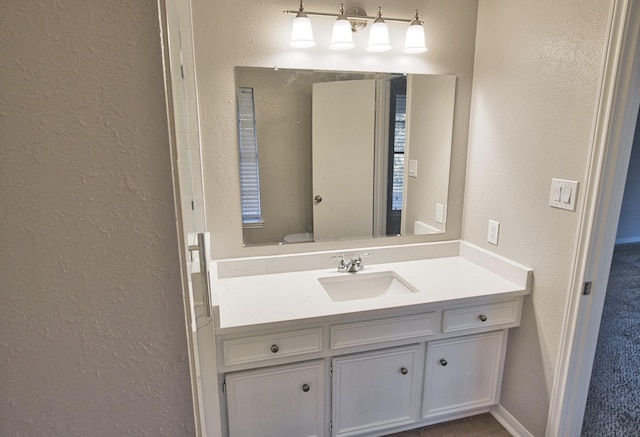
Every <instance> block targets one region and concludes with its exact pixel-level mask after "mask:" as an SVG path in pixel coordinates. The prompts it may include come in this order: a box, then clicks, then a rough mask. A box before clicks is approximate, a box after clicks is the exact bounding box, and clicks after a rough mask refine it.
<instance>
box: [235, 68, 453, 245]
mask: <svg viewBox="0 0 640 437" xmlns="http://www.w3.org/2000/svg"><path fill="white" fill-rule="evenodd" d="M235 80H236V90H237V96H238V98H237V102H238V105H237V111H238V112H237V120H238V139H239V154H240V187H241V202H242V221H243V240H244V244H245V245H267V244H289V243H298V242H313V241H334V240H344V239H353V238H369V237H384V236H397V235H415V234H429V233H441V232H444V230H445V223H446V205H447V195H448V187H449V166H450V159H451V137H452V129H453V112H454V99H455V81H456V78H455V76H449V75H413V74H410V75H403V74H391V73H375V72H335V71H318V70H287V69H268V68H256V67H236V69H235Z"/></svg>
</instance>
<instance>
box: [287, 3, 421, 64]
mask: <svg viewBox="0 0 640 437" xmlns="http://www.w3.org/2000/svg"><path fill="white" fill-rule="evenodd" d="M284 13H285V14H289V15H295V16H296V17H295V19H294V20H293V28H292V30H291V42H289V45H290V46H291V47H295V48H308V47H313V46H315V45H316V43H315V41H314V40H313V32H312V29H311V20H310V19H309V16H318V17H336V21H335V23H334V24H333V31H332V33H331V43H330V44H329V48H331V49H332V50H348V49H351V48H353V47H355V44H354V43H353V35H352V33H353V32H357V31H359V30H360V29H362V28H364V27H366V26H367V24H368V22H369V21H372V22H373V24H372V26H371V30H370V33H369V44H368V45H367V47H366V50H367V51H369V52H385V51H388V50H391V44H390V42H389V29H388V27H387V22H399V23H409V28H408V29H407V34H406V38H405V44H404V49H403V50H402V51H403V52H404V53H423V52H426V51H427V47H426V45H425V38H424V27H423V26H422V24H423V22H422V21H420V18H419V17H418V11H417V10H416V13H415V15H414V17H413V18H411V19H404V18H389V17H384V18H383V17H382V10H381V8H380V7H378V13H377V14H376V16H375V17H370V16H367V14H366V12H365V11H364V10H363V9H362V8H359V7H354V8H350V9H347V10H346V12H345V8H344V5H343V4H341V5H340V12H339V13H338V14H335V13H328V12H311V11H305V9H304V5H303V4H302V0H301V1H300V7H299V8H298V10H288V11H284Z"/></svg>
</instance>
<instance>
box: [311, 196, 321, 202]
mask: <svg viewBox="0 0 640 437" xmlns="http://www.w3.org/2000/svg"><path fill="white" fill-rule="evenodd" d="M313 200H314V202H316V203H320V202H322V196H320V195H317V196H316V197H314V198H313Z"/></svg>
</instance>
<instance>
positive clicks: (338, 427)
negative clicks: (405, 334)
mask: <svg viewBox="0 0 640 437" xmlns="http://www.w3.org/2000/svg"><path fill="white" fill-rule="evenodd" d="M421 351H424V349H422V347H421V346H420V345H413V346H408V347H402V348H394V349H385V350H381V351H376V352H367V353H361V354H356V355H350V356H345V357H339V358H334V359H333V435H334V436H352V435H362V434H365V433H368V432H373V431H379V430H384V429H388V428H391V427H395V426H399V425H405V424H409V423H413V422H415V421H416V418H417V415H418V411H419V402H420V386H421V380H422V374H423V373H422V367H423V361H422V356H423V352H421Z"/></svg>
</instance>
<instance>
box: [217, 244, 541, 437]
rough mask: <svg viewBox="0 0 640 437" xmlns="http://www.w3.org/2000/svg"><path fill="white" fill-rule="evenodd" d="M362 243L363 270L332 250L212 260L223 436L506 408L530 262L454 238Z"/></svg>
mask: <svg viewBox="0 0 640 437" xmlns="http://www.w3.org/2000/svg"><path fill="white" fill-rule="evenodd" d="M356 252H358V251H354V252H353V256H357V254H356ZM367 252H369V253H370V254H371V256H369V257H367V258H365V259H364V262H365V269H364V270H363V271H361V272H358V273H339V272H337V269H336V267H335V266H334V265H333V264H335V262H334V261H331V255H335V253H313V254H309V255H297V256H281V257H270V258H268V257H265V258H252V259H244V260H240V259H239V260H229V261H219V262H217V263H216V265H215V269H214V270H216V271H217V279H215V280H214V287H213V288H214V290H216V294H215V295H214V310H215V312H216V317H214V320H215V321H216V327H215V342H216V355H217V369H218V376H219V378H218V380H219V383H220V388H221V390H220V400H221V402H220V404H221V405H222V410H223V411H222V414H221V415H222V417H223V422H226V423H224V424H223V428H224V429H225V430H226V432H227V433H228V436H229V437H255V436H274V437H287V436H289V437H296V436H364V435H366V436H380V435H387V434H391V433H394V432H398V431H402V430H406V429H410V428H416V427H420V426H424V425H427V424H431V423H436V422H442V421H446V420H451V419H455V418H459V417H464V416H468V415H473V414H478V413H482V412H486V411H489V409H490V407H492V406H494V405H497V404H498V402H499V397H500V388H501V381H502V371H503V363H504V357H505V351H506V344H507V335H508V331H509V329H510V328H514V327H517V326H518V325H519V324H520V316H521V310H522V304H523V299H524V298H525V296H526V295H527V294H528V293H529V292H530V284H531V276H532V272H531V270H530V269H528V268H526V267H524V266H521V265H518V264H516V263H513V262H511V261H509V260H506V259H504V258H500V257H497V256H495V255H493V254H491V253H490V252H487V251H484V250H483V249H480V248H478V247H475V246H472V245H470V244H467V243H465V242H459V241H454V242H445V243H435V244H433V243H432V244H416V245H409V246H407V245H404V246H398V247H386V248H378V249H367ZM314 265H316V266H318V267H321V268H311V266H314ZM327 284H329V285H327ZM336 284H337V285H336ZM336 289H337V290H338V293H337V294H336ZM372 289H374V291H375V293H373V294H378V295H376V296H373V295H371V294H367V293H368V290H372ZM351 291H353V293H354V294H353V295H349V293H350V292H351Z"/></svg>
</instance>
